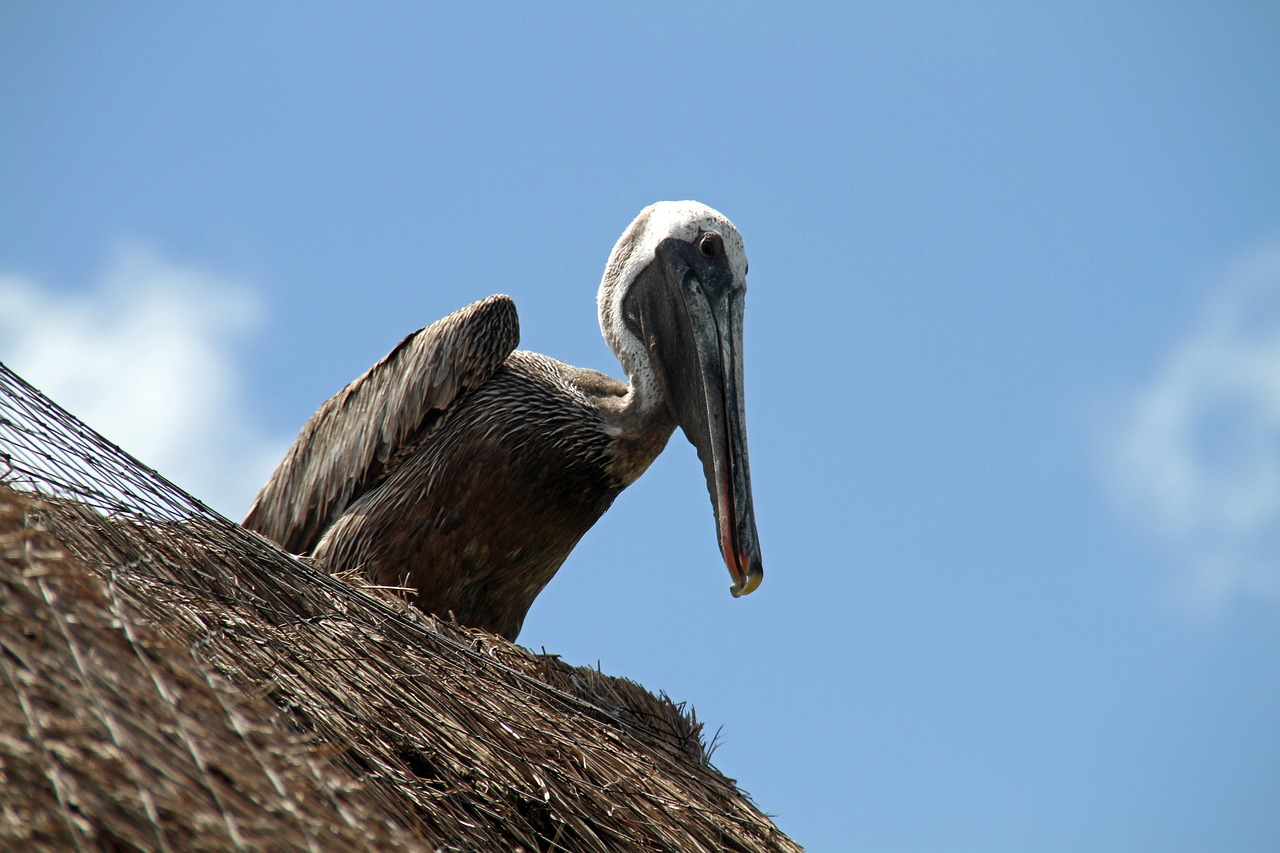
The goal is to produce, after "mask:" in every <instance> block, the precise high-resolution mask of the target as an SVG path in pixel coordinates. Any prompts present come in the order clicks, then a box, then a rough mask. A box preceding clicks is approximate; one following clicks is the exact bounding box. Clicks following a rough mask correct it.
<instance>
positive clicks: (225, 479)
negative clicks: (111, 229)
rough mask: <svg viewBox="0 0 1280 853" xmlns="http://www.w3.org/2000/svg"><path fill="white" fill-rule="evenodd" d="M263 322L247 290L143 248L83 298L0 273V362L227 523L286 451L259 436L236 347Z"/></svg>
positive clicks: (125, 253)
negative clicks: (218, 513) (223, 515)
mask: <svg viewBox="0 0 1280 853" xmlns="http://www.w3.org/2000/svg"><path fill="white" fill-rule="evenodd" d="M261 320H262V308H261V304H260V303H259V301H258V299H257V297H256V296H255V294H254V293H253V292H252V291H251V290H249V289H248V288H247V287H246V286H245V285H244V284H243V283H241V282H239V281H236V280H234V279H231V278H228V277H226V276H223V275H220V274H217V273H212V272H209V271H206V270H200V269H197V268H195V267H191V266H186V265H181V264H177V263H174V262H171V261H168V260H166V259H163V258H161V257H158V256H157V255H156V254H155V253H154V252H152V251H150V250H147V249H145V248H143V247H140V246H131V247H128V248H125V249H123V250H121V251H119V252H117V253H116V254H115V256H114V257H113V258H112V260H111V262H110V263H109V264H108V266H107V269H106V270H105V272H104V274H103V275H102V277H101V279H100V280H99V281H98V282H96V283H95V285H94V286H93V287H92V288H91V289H90V290H88V291H85V292H78V293H66V292H57V291H55V290H53V289H52V288H50V287H47V286H44V285H42V284H41V283H40V282H36V281H33V280H31V279H30V278H27V277H24V276H22V275H18V274H13V273H2V272H0V361H4V362H5V363H6V364H7V365H9V367H10V368H11V369H13V370H14V371H15V372H17V373H18V374H19V375H21V376H22V377H23V378H24V379H26V380H27V381H28V382H30V383H31V384H33V385H35V386H36V387H37V388H40V389H41V390H42V391H44V392H45V393H46V394H47V395H48V396H49V397H50V398H52V399H53V400H54V401H55V402H57V403H59V404H60V405H61V406H63V407H64V408H66V409H68V410H69V411H70V412H72V414H74V415H76V416H77V417H79V418H80V419H81V420H83V421H84V422H85V423H87V424H89V425H90V426H91V427H93V428H94V429H96V430H97V431H99V432H101V433H102V434H103V435H105V436H106V437H107V438H108V439H110V440H112V441H114V442H116V443H117V444H119V445H120V446H121V447H122V448H124V449H125V450H126V451H128V452H129V453H131V454H133V455H134V456H136V457H138V458H139V459H141V460H142V461H143V462H145V463H146V464H147V465H150V466H151V467H153V468H155V469H156V470H158V471H159V472H160V473H161V474H163V475H165V476H166V477H168V478H169V479H170V480H172V481H174V482H175V483H177V484H178V485H179V486H181V487H183V488H184V489H186V490H187V491H189V492H191V493H192V494H193V495H195V496H196V497H198V498H200V499H201V500H203V501H204V502H205V503H207V504H209V505H210V506H212V507H214V508H215V509H218V510H220V511H222V512H224V513H226V514H228V515H230V516H231V517H232V518H238V517H239V516H240V515H242V514H243V512H244V511H245V510H246V509H247V508H248V504H249V502H250V501H251V500H252V498H253V495H254V493H255V492H256V490H257V488H258V487H259V486H260V485H261V484H262V483H263V481H265V479H266V477H267V475H268V474H269V473H270V471H271V469H272V467H274V465H275V464H276V462H278V461H279V459H280V458H281V457H282V456H283V453H284V450H285V447H286V445H287V442H284V441H280V440H273V439H270V438H268V437H266V436H264V435H263V433H262V431H261V430H260V429H258V428H257V426H256V425H255V423H254V420H253V417H252V415H251V413H250V410H249V408H248V405H247V403H246V401H245V399H244V396H243V393H242V389H241V387H240V381H239V372H238V368H237V365H236V362H235V358H234V345H235V343H236V342H237V340H238V339H240V338H242V337H243V336H244V335H246V334H247V333H250V332H252V331H254V330H255V329H257V328H258V327H259V326H260V324H261Z"/></svg>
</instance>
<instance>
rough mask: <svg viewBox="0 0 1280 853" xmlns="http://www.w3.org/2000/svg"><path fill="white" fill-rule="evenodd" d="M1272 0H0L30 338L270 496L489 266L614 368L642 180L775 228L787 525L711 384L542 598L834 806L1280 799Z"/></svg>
mask: <svg viewBox="0 0 1280 853" xmlns="http://www.w3.org/2000/svg"><path fill="white" fill-rule="evenodd" d="M1277 44H1280V10H1278V9H1277V8H1276V7H1275V6H1274V5H1271V4H1265V3H1209V2H1204V3H1178V4H1169V3H1134V2H1121V3H1085V4H1081V3H1071V4H1058V5H1045V4H1027V3H980V4H942V3H897V2H895V3H864V4H821V3H814V4H785V5H784V4H768V5H766V4H759V5H754V4H739V5H737V6H733V7H730V6H727V5H725V6H697V5H692V4H679V5H677V4H646V5H635V6H634V7H632V8H629V9H627V10H625V11H598V10H597V9H596V8H595V7H593V6H588V5H585V4H573V5H569V4H540V5H538V6H536V7H529V8H527V9H511V8H508V7H505V6H496V5H478V4H473V5H468V6H466V7H464V6H462V5H456V6H447V5H435V4H427V3H421V4H419V3H395V4H331V3H330V4H294V3H272V4H239V3H223V4H208V5H205V6H203V7H197V8H194V9H193V8H191V7H190V6H186V7H184V8H182V9H177V8H173V7H171V6H168V5H161V4H132V3H119V4H110V5H95V6H90V5H88V4H78V3H61V2H52V3H40V4H34V3H13V2H10V3H4V4H2V5H0V360H3V361H5V362H6V363H7V364H10V365H11V366H12V367H14V368H16V369H17V370H18V371H19V372H20V373H22V374H24V375H25V376H26V377H27V378H28V379H30V380H31V381H33V382H34V383H35V384H36V385H38V386H40V387H42V388H45V389H46V390H47V391H48V392H49V393H51V394H52V395H53V396H54V397H55V399H58V400H60V401H61V402H63V403H64V405H67V406H68V407H69V408H71V409H72V410H73V411H75V412H76V413H78V414H80V415H81V416H82V417H84V418H85V419H87V420H88V421H89V422H90V423H91V424H93V425H95V426H98V427H99V428H100V429H102V430H103V431H104V432H106V433H107V435H108V436H109V437H111V438H113V439H115V440H117V441H119V442H120V443H121V444H123V445H124V446H125V447H126V449H129V450H131V451H133V452H134V453H135V454H137V455H139V456H140V457H141V458H142V459H143V460H144V461H146V462H148V463H149V464H152V465H154V466H156V467H157V468H159V469H160V470H161V472H162V473H165V474H167V475H169V476H170V477H171V478H173V479H175V480H176V481H177V482H179V484H181V485H184V486H186V487H187V488H188V489H190V490H191V491H193V492H194V493H195V494H196V495H197V496H199V497H202V498H204V499H206V500H208V501H209V502H211V503H212V504H213V505H215V506H217V507H219V508H221V509H223V510H224V511H225V512H227V513H228V514H229V515H231V516H233V517H239V516H240V515H242V514H243V511H244V509H245V508H246V507H247V505H248V502H249V501H250V499H251V498H252V495H253V493H254V492H255V491H256V489H257V488H258V486H259V485H260V484H261V482H262V480H263V479H264V478H265V475H266V473H267V472H268V471H269V470H270V468H271V467H272V466H273V464H274V462H275V461H276V460H278V458H279V456H280V454H282V452H283V450H284V448H285V447H286V446H287V444H288V443H289V442H290V441H291V440H292V438H293V436H294V434H296V431H297V429H298V428H299V427H300V426H301V424H302V422H303V421H304V420H305V419H306V417H307V416H308V415H310V413H311V412H312V411H313V410H314V409H315V408H316V407H317V406H318V405H319V404H320V403H321V402H322V401H323V400H324V399H325V398H326V397H327V396H328V395H330V394H332V393H334V392H335V391H337V390H338V389H339V388H340V387H341V386H342V385H343V384H345V383H346V382H347V381H349V380H350V379H352V378H354V377H355V376H356V375H358V374H359V373H361V372H362V371H364V370H365V369H366V368H367V367H368V366H369V365H370V364H372V363H373V362H374V361H375V360H376V359H377V358H379V357H380V356H381V355H383V354H384V353H385V352H386V351H387V350H389V349H390V348H391V346H393V345H394V344H395V343H396V342H397V341H398V340H399V339H400V338H401V337H402V336H403V335H404V334H405V333H407V332H408V331H411V330H412V329H415V328H417V327H419V326H421V325H424V324H426V323H428V322H430V321H432V320H434V319H436V318H438V317H440V316H442V315H443V314H445V313H448V312H449V311H452V310H454V309H456V308H458V307H460V306H462V305H464V304H466V303H468V302H470V301H473V300H475V299H477V298H480V297H482V296H485V295H487V294H489V293H494V292H506V293H509V294H511V295H512V296H513V297H514V298H515V300H516V304H517V305H518V307H519V310H520V316H521V323H522V328H523V341H522V346H523V347H524V348H527V349H532V350H537V351H539V352H544V353H547V354H549V355H552V356H555V357H557V358H560V359H563V360H565V361H568V362H570V363H574V364H579V365H583V366H589V367H595V368H597V369H602V370H605V371H607V372H610V373H613V374H614V375H618V374H619V372H620V370H619V368H618V366H617V363H616V361H615V360H614V359H613V357H612V356H611V354H610V353H609V351H608V349H607V348H606V346H605V345H604V343H603V341H602V340H601V338H600V334H599V331H598V327H597V323H596V312H595V305H594V298H595V291H596V287H597V284H598V282H599V277H600V274H601V271H602V269H603V265H604V261H605V258H606V257H607V255H608V252H609V250H610V248H611V247H612V245H613V242H614V240H615V239H616V238H617V236H618V234H619V233H620V232H621V230H622V229H623V228H624V227H625V226H626V224H627V223H628V222H629V221H630V219H631V218H632V217H633V216H634V215H635V214H636V213H637V212H638V211H639V210H640V208H641V207H643V206H644V205H646V204H648V203H649V202H651V201H655V200H658V199H668V198H696V199H699V200H701V201H704V202H706V203H708V204H711V205H713V206H715V207H717V208H718V209H720V210H721V211H723V212H724V213H725V214H726V215H728V216H729V217H730V218H731V219H733V220H734V222H735V223H736V224H737V225H738V227H739V229H740V230H741V231H742V233H743V235H744V237H745V239H746V243H747V252H748V255H749V257H750V259H751V275H750V279H749V283H750V295H749V297H748V304H747V318H746V339H747V342H746V346H747V356H746V362H747V364H746V374H747V375H746V381H747V410H748V411H747V416H748V429H749V434H750V445H751V454H752V460H751V461H752V471H753V474H754V487H755V499H756V510H757V514H758V523H759V529H760V536H761V542H762V548H763V553H764V558H765V567H766V577H765V583H764V585H763V586H762V587H761V589H760V590H759V591H758V592H757V593H756V594H754V595H752V596H751V597H750V598H747V599H743V600H739V601H735V600H733V599H731V598H730V596H729V595H728V592H727V589H726V587H727V585H728V576H727V573H726V572H725V570H724V568H723V566H722V565H721V564H720V563H719V558H718V555H717V551H716V544H715V537H714V529H713V524H712V517H711V511H710V506H709V505H708V503H707V498H706V490H705V487H704V485H703V483H702V480H701V471H700V468H699V465H698V462H697V459H696V456H695V455H694V453H693V450H692V448H691V447H690V446H689V445H688V444H687V443H686V442H685V441H684V440H683V438H681V437H680V436H679V435H677V436H676V437H675V438H673V440H672V443H671V445H670V446H669V447H668V449H667V451H666V452H665V453H664V454H663V456H662V457H660V459H659V460H658V462H656V463H655V464H654V466H653V467H652V468H651V469H650V471H649V472H648V473H647V474H646V475H645V476H644V477H642V478H641V480H640V481H639V482H638V483H637V484H636V485H634V486H633V487H632V488H631V489H629V490H628V491H627V492H626V493H624V494H623V496H622V497H621V498H620V499H619V500H618V502H617V503H616V504H615V505H614V508H613V509H612V510H610V512H609V513H608V514H607V515H606V516H605V518H604V519H603V520H602V521H601V522H600V523H599V524H598V525H597V526H596V527H595V528H594V529H593V530H592V532H591V533H590V534H588V536H587V537H586V538H585V539H584V541H583V542H582V544H581V545H580V546H579V548H578V549H577V551H575V553H574V554H573V556H572V557H571V558H570V560H569V561H568V562H567V563H566V564H565V566H564V568H563V569H562V570H561V572H560V574H559V575H558V576H557V578H556V580H555V581H554V582H553V583H552V584H551V586H550V587H549V588H548V589H547V590H546V592H545V593H544V594H543V596H542V597H541V598H540V599H539V601H538V602H537V603H536V604H535V606H534V609H533V610H532V612H531V614H530V617H529V619H528V621H527V622H526V625H525V629H524V633H523V634H522V636H521V641H522V642H523V643H524V644H525V645H527V646H529V647H531V648H533V649H535V650H539V649H542V648H545V649H546V650H548V651H550V652H556V653H559V654H561V655H562V656H563V657H564V658H565V659H566V660H569V661H570V662H573V663H577V664H594V663H596V662H597V661H599V663H600V665H601V666H602V667H603V669H604V670H605V671H607V672H610V673H612V674H615V675H622V676H626V677H629V678H632V679H635V680H637V681H639V682H641V683H643V684H645V685H646V686H648V687H649V688H650V689H653V690H665V691H666V692H667V693H669V694H670V695H672V696H673V697H675V698H676V699H679V700H686V701H688V702H690V703H691V704H692V705H694V706H695V707H696V708H697V711H698V714H699V717H700V718H701V719H703V720H705V721H706V722H707V723H708V726H709V728H710V729H711V730H713V731H714V730H716V729H719V730H720V732H721V735H720V740H721V745H720V747H719V749H718V750H717V752H716V754H715V761H716V763H717V765H718V766H719V767H720V768H721V769H722V770H724V771H725V772H726V773H728V774H729V775H730V776H733V777H735V778H737V779H738V780H739V782H740V783H741V784H742V786H743V787H744V788H745V789H746V790H748V791H749V792H750V793H751V794H752V795H753V796H754V798H755V799H756V801H757V802H758V803H759V805H760V806H761V808H763V809H764V810H765V811H767V812H769V813H770V814H773V815H775V816H776V819H777V822H778V824H779V825H780V826H781V827H782V828H783V829H784V830H786V831H787V832H788V833H790V834H792V835H793V836H794V837H795V838H796V839H797V840H798V841H800V842H801V843H803V844H805V845H807V846H809V847H810V848H811V849H814V850H840V849H874V850H883V851H922V850H974V851H979V850H981V851H993V850H1011V851H1012V850H1041V851H1074V850H1081V849H1090V850H1116V851H1128V850H1152V849H1160V850H1168V851H1177V850H1186V851H1193V850H1235V851H1253V850H1274V849H1277V848H1280V811H1278V810H1277V809H1276V803H1277V802H1280V725H1277V723H1276V721H1277V720H1280V559H1278V558H1277V556H1276V555H1277V554H1278V553H1280V547H1278V546H1280V52H1278V51H1277V50H1276V45H1277Z"/></svg>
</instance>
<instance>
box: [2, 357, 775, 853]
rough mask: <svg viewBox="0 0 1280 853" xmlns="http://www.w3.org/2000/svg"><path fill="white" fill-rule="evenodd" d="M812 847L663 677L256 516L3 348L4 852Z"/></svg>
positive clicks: (757, 849) (748, 848)
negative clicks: (35, 383) (390, 587)
mask: <svg viewBox="0 0 1280 853" xmlns="http://www.w3.org/2000/svg"><path fill="white" fill-rule="evenodd" d="M10 847H18V848H21V849H42V848H43V849H123V850H128V849H144V850H188V849H204V850H222V849H260V848H261V849H268V848H269V849H272V850H293V849H306V850H332V849H359V848H373V849H405V848H407V849H436V850H482V851H498V850H528V851H534V850H546V851H552V850H556V851H576V850H591V851H611V850H680V851H684V850H707V851H711V850H716V851H719V850H735V851H766V850H767V851H782V850H798V849H799V848H798V847H797V846H796V845H795V844H794V843H793V842H792V841H791V840H790V839H788V838H787V837H786V836H785V835H783V834H782V833H781V832H780V831H779V830H778V829H777V828H776V827H775V826H774V825H773V824H772V823H771V822H770V821H769V820H768V818H766V817H765V816H764V815H762V814H761V813H760V811H759V810H758V809H756V808H755V806H754V805H753V804H752V803H751V802H750V801H749V800H748V799H747V798H746V796H745V795H743V794H742V792H740V791H739V790H738V789H737V788H736V787H735V785H734V783H733V782H732V780H729V779H726V778H725V777H724V776H723V775H721V774H720V773H719V772H718V771H717V770H716V769H715V768H714V767H712V766H711V764H710V763H709V761H708V757H707V753H706V749H705V746H704V744H703V742H702V738H701V726H700V724H699V723H698V722H697V721H696V719H695V718H694V716H693V714H692V713H686V712H685V710H684V708H683V707H682V706H680V705H676V704H674V703H672V702H671V701H670V700H669V699H667V698H666V697H665V696H660V697H655V696H653V695H652V694H650V693H649V692H648V691H646V690H644V689H643V688H641V687H639V686H638V685H636V684H633V683H631V682H629V681H626V680H623V679H617V678H611V677H609V676H606V675H603V674H601V673H599V672H597V671H595V670H591V669H581V668H575V667H571V666H568V665H566V664H564V663H562V662H560V661H559V660H558V659H556V658H555V657H552V656H537V655H533V654H530V653H529V652H527V651H525V650H524V649H522V648H520V647H518V646H515V645H513V644H511V643H508V642H507V641H505V640H503V639H501V638H499V637H495V636H492V635H488V634H484V633H482V632H477V631H470V630H467V629H464V628H461V627H459V626H457V625H453V624H450V623H447V622H442V621H439V620H436V619H434V618H431V617H428V616H424V615H422V614H421V613H419V612H417V611H416V610H414V609H412V608H411V607H409V606H407V605H405V604H403V603H402V602H401V601H400V600H399V599H397V598H396V597H395V596H394V595H391V594H388V593H386V592H385V591H381V590H377V589H371V588H367V587H365V588H361V587H359V586H358V585H356V584H353V583H347V582H343V581H342V580H339V579H335V578H332V577H330V576H328V575H326V574H324V573H322V572H319V571H316V570H315V569H314V568H312V567H311V566H309V565H307V564H305V563H304V562H302V561H299V560H298V559H296V558H294V557H291V556H290V555H288V554H286V553H284V552H282V551H280V550H279V549H278V548H276V547H275V546H274V545H272V544H270V543H268V542H266V541H265V540H263V539H261V538H259V537H257V536H256V535H254V534H251V533H248V532H247V531H245V530H244V529H242V528H241V527H239V526H238V525H236V524H234V523H232V522H230V521H227V520H226V519H224V518H222V517H221V516H219V515H217V514H216V513H214V512H212V511H211V510H209V509H208V508H207V507H205V506H204V505H202V504H201V503H199V502H198V501H196V500H194V499H193V498H191V497H189V496H188V495H186V494H184V493H183V492H181V491H180V490H179V489H177V488H176V487H174V486H173V485H172V484H170V483H168V482H167V481H165V480H164V479H163V478H161V477H159V476H158V475H156V474H155V473H154V472H152V471H148V470H146V469H145V468H143V467H142V466H140V465H139V464H138V463H137V462H136V461H135V460H133V459H132V458H130V457H128V456H127V455H125V454H124V453H122V452H121V451H120V450H119V449H118V448H116V447H114V446H113V445H111V444H109V443H108V442H106V441H104V440H103V439H102V438H101V437H100V436H98V435H96V434H95V433H93V432H92V431H90V430H88V429H87V428H86V427H84V426H83V425H82V424H80V423H79V422H78V421H77V420H76V419H75V418H73V417H72V416H70V415H68V414H67V413H66V412H65V411H63V410H61V409H59V408H58V407H57V406H56V405H54V404H53V403H51V402H50V401H49V400H48V399H47V398H45V397H43V396H42V395H41V394H40V393H39V392H38V391H36V390H35V389H33V388H31V387H30V386H29V385H27V384H26V383H24V382H23V381H22V380H21V379H19V378H18V377H16V376H14V375H13V374H12V373H11V372H9V371H8V370H7V368H4V366H3V365H0V848H6V849H7V848H10Z"/></svg>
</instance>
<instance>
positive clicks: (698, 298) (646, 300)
mask: <svg viewBox="0 0 1280 853" xmlns="http://www.w3.org/2000/svg"><path fill="white" fill-rule="evenodd" d="M664 254H666V253H664V252H662V251H661V250H659V258H658V259H657V262H656V263H654V264H653V265H652V267H657V268H659V269H660V271H659V270H654V269H652V268H651V273H652V274H651V275H650V276H647V278H648V281H646V282H645V283H644V284H645V286H644V287H643V288H641V290H642V293H638V294H637V296H638V297H639V299H638V300H637V303H636V304H635V306H634V307H635V308H637V309H638V312H637V313H639V314H640V315H641V316H640V317H638V318H636V319H639V320H640V323H639V325H640V326H641V327H642V328H643V330H644V333H643V335H642V337H643V339H644V343H645V345H646V348H647V349H648V350H649V356H650V363H651V365H652V367H653V369H654V373H655V374H656V375H657V378H658V380H659V382H660V383H661V384H662V386H663V391H664V392H665V394H666V398H667V403H668V406H669V407H670V409H671V414H672V416H673V417H674V418H675V421H676V423H678V424H679V425H680V428H681V429H682V430H684V434H685V436H686V437H687V438H688V439H689V441H690V442H691V443H692V444H693V446H694V447H696V448H697V450H698V458H699V459H701V460H702V470H703V473H704V474H705V475H706V480H707V491H708V492H709V493H710V496H711V505H712V508H713V510H714V512H715V518H716V535H717V537H718V539H719V542H720V553H721V555H722V556H723V557H724V562H725V565H726V566H727V567H728V569H729V574H730V576H731V577H732V578H733V584H732V585H731V586H730V587H729V591H730V592H731V593H733V595H734V597H737V596H741V595H747V594H749V593H751V592H753V591H754V590H755V589H756V587H758V586H760V582H761V580H763V579H764V565H763V560H762V558H761V555H760V543H759V538H758V534H757V533H756V519H755V508H754V506H753V504H752V498H751V470H750V465H749V464H748V459H747V434H746V418H745V414H744V413H745V406H744V403H743V393H742V388H743V382H742V310H743V291H742V289H741V288H733V287H716V286H714V285H712V284H711V283H703V282H701V281H699V279H698V278H697V276H696V275H695V274H694V272H693V271H692V270H691V269H690V268H689V267H688V266H687V265H686V264H684V263H683V262H682V261H681V260H680V259H678V258H675V257H672V256H671V255H668V256H667V257H666V258H663V257H662V256H663V255H664ZM663 261H666V262H665V263H664V262H663ZM637 283H639V282H637Z"/></svg>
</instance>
